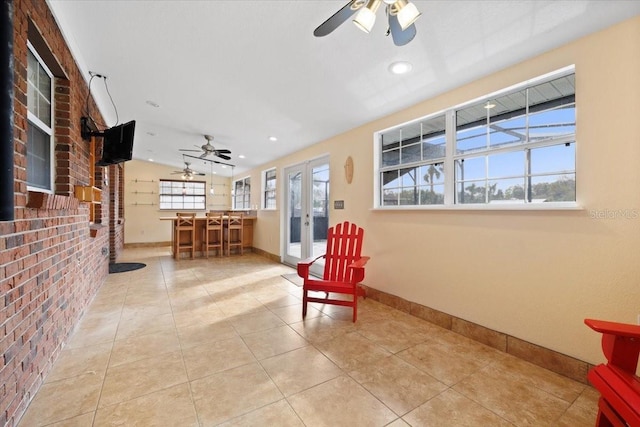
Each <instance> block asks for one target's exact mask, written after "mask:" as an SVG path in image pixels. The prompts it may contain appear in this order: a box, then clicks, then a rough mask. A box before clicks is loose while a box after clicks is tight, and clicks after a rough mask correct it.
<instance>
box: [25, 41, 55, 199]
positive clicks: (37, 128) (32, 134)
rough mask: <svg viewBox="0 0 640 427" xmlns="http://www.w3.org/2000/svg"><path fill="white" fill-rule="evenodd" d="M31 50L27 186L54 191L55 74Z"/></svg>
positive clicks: (28, 65) (28, 95)
mask: <svg viewBox="0 0 640 427" xmlns="http://www.w3.org/2000/svg"><path fill="white" fill-rule="evenodd" d="M28 47H29V49H28V50H27V186H28V188H29V189H33V190H43V191H47V192H52V191H53V169H54V168H53V167H52V164H53V138H52V135H53V129H52V121H51V120H52V117H53V96H52V94H53V89H52V86H53V85H52V80H53V75H52V74H51V72H50V71H49V69H48V68H47V67H46V66H45V65H44V63H43V61H42V60H41V59H40V57H39V56H38V54H37V53H36V52H35V50H34V49H33V47H32V46H31V44H28Z"/></svg>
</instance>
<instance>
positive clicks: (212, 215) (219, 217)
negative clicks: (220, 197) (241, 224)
mask: <svg viewBox="0 0 640 427" xmlns="http://www.w3.org/2000/svg"><path fill="white" fill-rule="evenodd" d="M223 217H224V213H223V212H216V211H211V212H207V228H222V224H223Z"/></svg>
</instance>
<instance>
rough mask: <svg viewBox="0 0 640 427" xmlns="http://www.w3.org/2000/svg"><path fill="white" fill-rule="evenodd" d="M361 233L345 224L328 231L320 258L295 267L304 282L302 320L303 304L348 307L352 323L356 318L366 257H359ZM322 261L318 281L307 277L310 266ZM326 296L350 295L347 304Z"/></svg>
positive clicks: (307, 260)
mask: <svg viewBox="0 0 640 427" xmlns="http://www.w3.org/2000/svg"><path fill="white" fill-rule="evenodd" d="M363 237H364V230H363V229H362V228H360V227H358V226H356V225H355V224H349V222H347V221H345V222H343V223H342V224H337V225H335V226H334V227H330V228H329V231H328V236H327V250H326V253H325V254H324V255H321V256H319V257H316V258H308V259H306V260H304V261H301V262H299V263H298V276H300V277H302V278H303V279H304V284H303V288H302V317H303V318H304V317H305V316H306V315H307V303H309V302H318V303H322V304H334V305H342V306H347V307H352V309H353V321H354V322H355V321H356V319H357V317H358V296H363V297H366V295H365V291H364V289H362V287H361V286H360V285H359V283H360V282H362V280H364V266H365V264H366V263H367V261H369V257H367V256H360V251H361V250H362V239H363ZM320 258H324V260H325V264H324V274H323V275H322V279H319V278H314V277H311V278H310V277H309V268H310V267H311V264H313V263H314V262H315V261H317V260H319V259H320ZM309 291H316V292H324V293H325V294H326V296H325V298H319V297H311V296H309ZM330 293H337V294H346V295H351V299H350V300H341V299H334V298H329V294H330Z"/></svg>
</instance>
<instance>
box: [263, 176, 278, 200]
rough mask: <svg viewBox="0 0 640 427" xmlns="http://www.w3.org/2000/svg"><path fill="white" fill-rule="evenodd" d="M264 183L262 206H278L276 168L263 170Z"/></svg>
mask: <svg viewBox="0 0 640 427" xmlns="http://www.w3.org/2000/svg"><path fill="white" fill-rule="evenodd" d="M262 182H263V183H264V188H263V189H262V191H263V201H262V207H263V208H264V209H275V208H276V170H275V169H269V170H267V171H264V172H263V178H262Z"/></svg>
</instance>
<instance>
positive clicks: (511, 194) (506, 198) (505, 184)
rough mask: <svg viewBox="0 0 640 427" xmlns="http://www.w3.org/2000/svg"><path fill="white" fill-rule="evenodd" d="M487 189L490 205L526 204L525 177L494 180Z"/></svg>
mask: <svg viewBox="0 0 640 427" xmlns="http://www.w3.org/2000/svg"><path fill="white" fill-rule="evenodd" d="M488 184H489V185H488V187H487V196H488V198H489V203H500V202H517V201H521V202H524V199H525V197H524V196H525V192H524V177H521V178H512V179H492V180H490V181H489V183H488Z"/></svg>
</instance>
